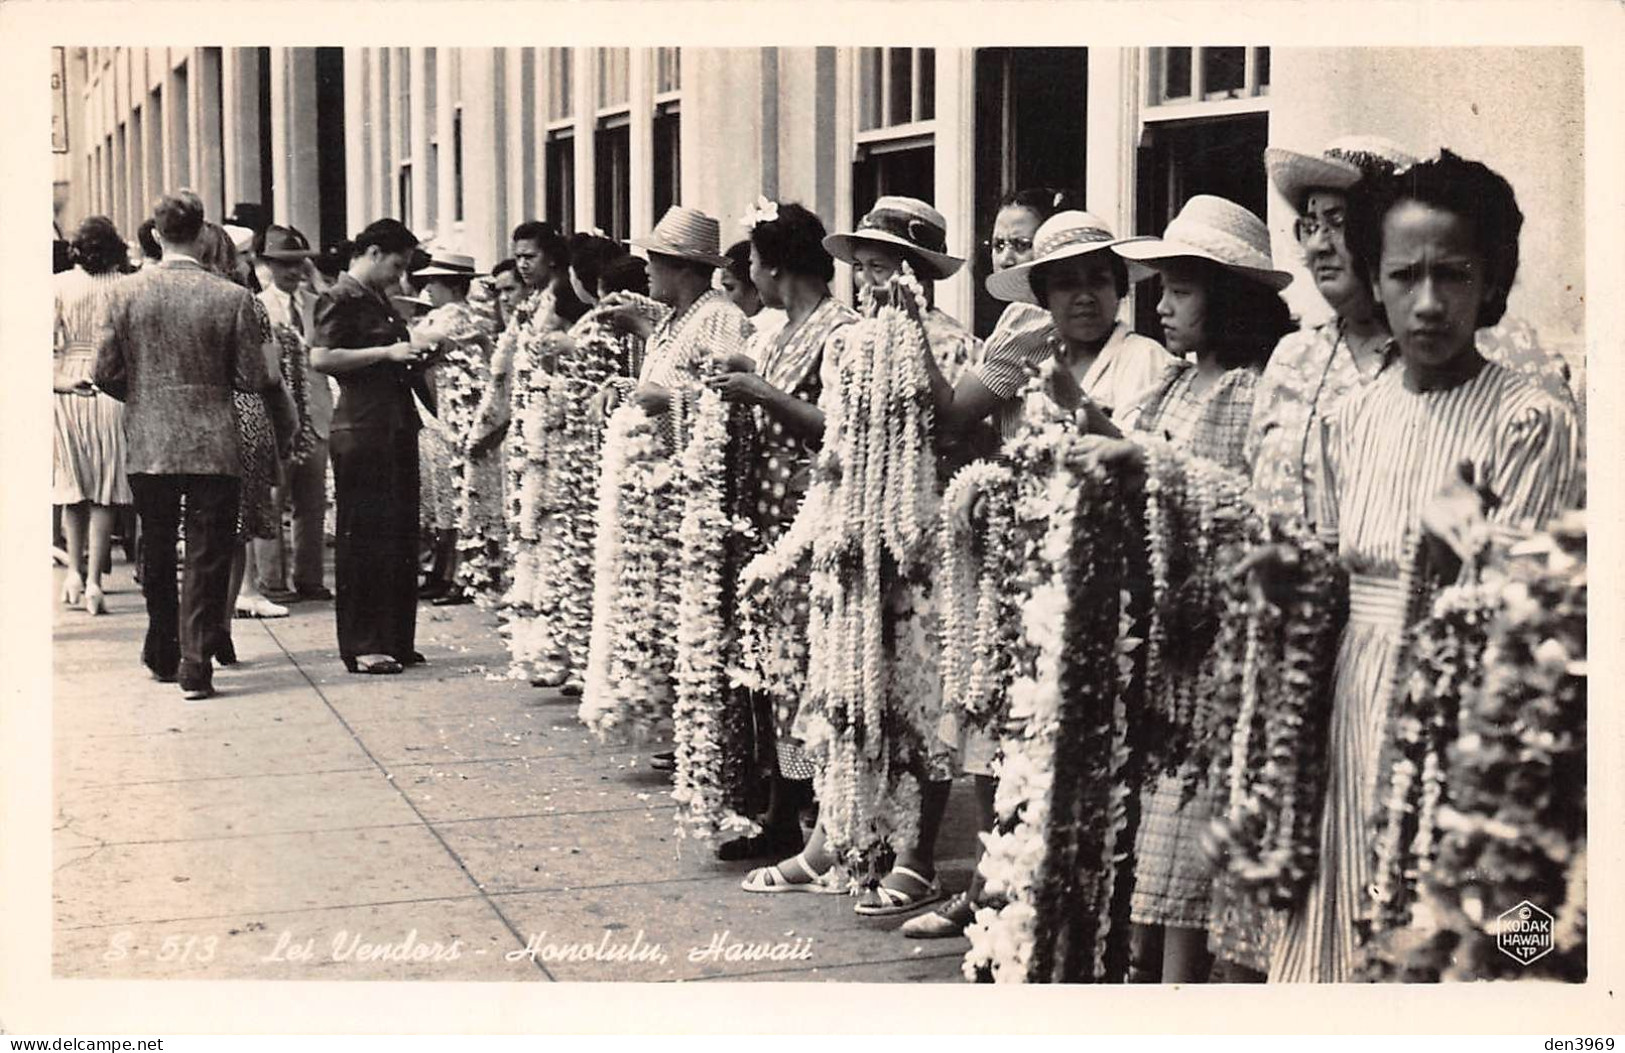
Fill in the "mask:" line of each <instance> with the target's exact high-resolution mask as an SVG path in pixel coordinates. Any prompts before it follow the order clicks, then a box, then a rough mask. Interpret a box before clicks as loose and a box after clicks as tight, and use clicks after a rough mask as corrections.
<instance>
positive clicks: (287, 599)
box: [260, 589, 304, 603]
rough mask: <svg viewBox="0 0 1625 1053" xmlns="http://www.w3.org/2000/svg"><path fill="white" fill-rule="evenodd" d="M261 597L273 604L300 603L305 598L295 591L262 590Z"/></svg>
mask: <svg viewBox="0 0 1625 1053" xmlns="http://www.w3.org/2000/svg"><path fill="white" fill-rule="evenodd" d="M260 595H261V596H264V597H265V598H266V599H268V600H270V601H271V602H272V603H298V602H299V601H300V600H301V599H303V598H304V597H302V596H300V595H299V593H297V592H295V591H294V590H293V589H261V590H260Z"/></svg>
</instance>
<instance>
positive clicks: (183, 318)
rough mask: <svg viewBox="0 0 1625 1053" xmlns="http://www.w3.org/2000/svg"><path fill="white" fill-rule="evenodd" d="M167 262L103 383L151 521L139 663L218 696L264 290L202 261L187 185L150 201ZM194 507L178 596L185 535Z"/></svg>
mask: <svg viewBox="0 0 1625 1053" xmlns="http://www.w3.org/2000/svg"><path fill="white" fill-rule="evenodd" d="M153 220H154V222H155V223H156V233H157V235H158V241H159V244H160V245H161V246H162V247H163V252H164V255H163V260H162V261H161V262H160V263H159V264H158V265H157V266H154V267H149V268H147V269H146V270H145V271H143V272H142V274H141V275H140V276H139V277H137V278H132V279H130V280H129V285H128V286H127V287H126V291H125V292H124V294H123V295H121V296H120V297H118V298H117V299H116V300H115V301H114V302H113V303H112V304H111V306H110V308H109V310H108V314H107V320H106V323H105V327H104V329H103V331H102V339H101V346H100V348H99V350H98V352H97V357H96V374H95V377H96V384H97V386H99V387H100V388H101V389H102V390H103V391H105V392H107V393H108V394H109V395H111V396H113V397H114V398H116V399H119V400H121V401H123V402H124V404H125V412H124V433H125V445H126V455H125V456H126V461H125V465H126V470H127V472H128V473H129V477H130V489H131V491H132V492H133V494H134V496H135V506H136V511H137V513H138V514H139V515H140V517H141V581H142V586H141V588H142V592H143V594H144V595H145V596H146V599H147V639H146V643H145V645H144V646H143V647H142V651H141V660H142V662H143V663H145V664H146V666H147V668H148V669H150V670H152V672H153V675H155V676H156V677H157V678H158V679H159V680H162V681H165V682H168V681H173V680H177V679H178V680H179V681H180V686H181V690H182V692H183V693H184V694H185V696H186V697H187V698H188V699H202V698H208V697H210V696H211V695H213V694H214V685H213V663H212V661H211V658H212V655H213V651H214V648H215V647H217V646H219V645H220V644H221V643H222V642H223V641H221V640H219V639H218V637H219V628H218V627H219V626H221V625H224V624H225V621H226V610H225V605H226V603H227V602H228V597H227V595H226V593H227V591H228V589H229V584H230V575H231V557H232V552H233V549H234V538H235V534H236V525H237V524H236V520H237V502H238V493H239V489H240V486H241V474H242V455H241V451H240V449H239V446H238V438H237V423H236V418H235V415H234V411H233V408H232V391H233V389H235V390H238V391H264V390H266V389H267V388H268V387H270V386H271V385H273V384H275V383H276V381H275V380H274V379H273V378H271V377H270V376H269V374H268V372H267V370H266V366H265V357H264V355H263V354H262V353H261V349H260V342H261V340H262V339H263V338H264V334H263V332H262V325H261V323H260V321H259V319H258V318H257V316H256V314H255V307H254V295H253V293H251V292H249V291H248V290H247V289H245V288H243V287H242V286H240V285H236V284H234V283H232V282H230V281H227V280H226V279H225V278H222V277H219V276H218V275H215V274H211V273H210V272H208V271H206V270H204V268H203V267H202V266H200V265H199V264H198V261H197V258H196V251H195V243H196V241H197V239H198V235H199V233H200V232H201V231H202V229H203V202H202V201H201V200H199V198H198V196H197V195H196V194H194V193H193V192H192V191H190V190H178V191H175V192H174V193H171V194H166V195H165V196H164V197H162V198H160V199H159V200H158V203H157V205H156V206H155V207H154V210H153ZM183 498H184V500H185V507H186V565H185V576H184V581H183V584H182V587H181V590H180V593H179V596H178V597H177V593H176V584H175V539H176V534H177V530H178V529H179V525H180V516H181V502H182V499H183Z"/></svg>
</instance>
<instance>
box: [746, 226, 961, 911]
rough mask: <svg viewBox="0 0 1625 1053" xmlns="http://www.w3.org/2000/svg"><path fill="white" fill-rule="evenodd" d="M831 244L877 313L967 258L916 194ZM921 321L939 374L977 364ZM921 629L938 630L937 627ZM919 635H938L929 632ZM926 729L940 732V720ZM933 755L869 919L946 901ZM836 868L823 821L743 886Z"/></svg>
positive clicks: (779, 883) (946, 322)
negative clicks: (910, 284)
mask: <svg viewBox="0 0 1625 1053" xmlns="http://www.w3.org/2000/svg"><path fill="white" fill-rule="evenodd" d="M823 245H824V248H825V249H826V250H827V251H828V252H829V254H830V255H831V256H834V257H835V258H836V259H839V260H844V261H845V262H847V263H850V264H851V265H852V266H853V267H854V268H855V269H856V270H857V272H858V279H859V282H860V284H861V286H862V300H863V302H864V304H865V306H866V309H873V308H874V307H875V306H876V305H877V304H878V302H879V299H880V297H882V296H884V295H886V291H887V290H888V289H889V288H892V287H894V286H893V283H894V282H895V281H897V280H899V279H901V280H903V281H910V280H912V281H916V282H918V284H919V285H920V286H921V291H922V292H923V294H924V296H925V300H926V302H927V303H928V304H929V302H930V294H931V289H932V283H933V282H935V281H936V280H938V279H941V278H947V277H949V276H950V275H952V274H954V273H955V272H956V271H958V270H959V268H960V267H961V266H963V265H964V262H965V261H964V260H963V259H961V258H959V257H957V256H952V255H949V254H948V252H947V223H946V221H945V220H944V219H943V218H942V214H941V213H939V212H938V211H937V210H936V209H934V208H932V207H931V206H930V205H928V204H926V203H925V202H923V201H920V200H918V199H915V198H910V197H897V196H889V197H882V198H880V199H879V200H877V201H876V202H875V205H874V208H872V209H870V211H869V212H868V213H867V214H866V215H865V216H864V217H863V219H861V220H860V221H859V222H858V225H857V229H855V230H854V231H852V232H851V233H850V234H831V235H829V236H828V237H826V238H824V241H823ZM919 321H920V325H921V328H922V330H923V332H924V334H925V338H926V344H927V347H928V348H929V350H930V355H928V356H927V358H928V360H931V359H933V358H934V360H935V362H934V364H935V368H936V369H937V370H938V371H940V372H942V373H944V374H946V375H947V376H948V377H950V378H952V379H957V378H958V376H959V374H960V373H961V372H962V371H963V370H965V369H966V368H967V367H968V366H969V365H971V363H972V362H973V360H974V359H975V357H976V352H977V350H978V343H979V342H978V341H977V340H976V338H975V337H973V336H971V334H970V333H969V332H968V331H967V330H966V329H965V328H964V327H963V326H961V325H960V324H959V323H958V322H956V321H955V320H954V319H952V318H950V317H949V316H948V315H946V314H944V313H943V312H942V311H939V310H937V308H935V307H934V306H930V307H927V308H926V310H925V311H924V312H923V313H922V314H921V316H920V319H919ZM950 382H951V380H950ZM944 439H950V441H951V437H947V436H942V435H941V434H940V433H939V434H938V436H937V442H938V448H937V470H938V477H939V480H940V481H944V482H945V481H946V479H947V477H949V476H951V474H952V471H953V470H954V469H955V468H957V467H958V465H959V463H963V461H964V460H965V459H966V458H965V457H964V454H965V453H966V452H967V451H965V450H963V449H955V448H953V446H952V445H950V442H945V441H943V440H944ZM898 585H899V586H903V587H906V588H907V589H908V590H909V592H910V593H911V594H912V595H911V597H910V602H909V603H908V604H907V605H906V606H908V607H910V608H911V609H912V610H913V612H914V614H913V616H914V617H918V618H921V619H929V618H931V617H932V613H931V611H930V608H931V600H930V599H929V596H930V591H931V586H930V581H929V580H925V581H908V582H899V583H898ZM902 624H903V623H901V620H900V619H899V622H898V623H897V624H894V625H893V631H894V632H895V638H896V639H898V640H902V639H903V638H904V637H905V636H907V635H911V634H908V633H905V631H904V629H903V627H902ZM917 624H920V625H925V626H929V621H928V620H926V621H922V622H920V623H917ZM912 635H913V636H914V637H920V636H924V637H925V638H926V639H933V638H934V633H932V632H930V631H929V629H927V631H926V632H924V633H919V632H916V633H913V634H912ZM901 649H902V648H901V646H899V650H901ZM925 726H926V727H928V728H930V729H933V730H934V729H935V727H936V720H935V717H934V715H933V716H932V718H931V719H930V720H929V721H928V722H927V723H926V725H925ZM926 752H927V753H928V754H929V756H928V757H923V758H921V761H922V770H921V771H920V772H919V773H918V774H919V775H920V776H921V779H920V782H921V790H920V816H919V826H918V832H917V836H916V838H915V840H914V843H913V844H902V845H895V846H893V847H894V848H895V849H896V862H895V864H894V866H893V867H892V870H891V872H890V873H888V874H886V875H885V876H884V877H883V878H882V879H881V880H880V882H879V884H878V885H876V886H873V887H871V888H868V889H866V890H865V891H864V893H863V895H862V896H861V898H860V899H859V900H858V903H857V905H856V907H855V908H854V909H855V911H856V912H857V913H858V914H862V915H865V916H869V917H881V916H891V915H899V914H906V913H910V912H912V911H915V910H918V909H919V908H920V907H923V906H925V905H927V904H930V903H934V902H936V901H937V900H939V899H941V898H942V886H941V884H940V882H938V880H937V877H936V858H935V857H936V841H937V834H938V832H939V830H940V828H941V825H942V818H943V814H944V813H945V812H946V810H947V806H948V794H949V790H950V789H951V788H952V785H953V783H952V781H951V780H952V770H951V767H950V765H949V762H948V749H947V747H946V745H944V744H940V743H937V744H931V743H928V744H927V747H926ZM834 863H835V857H834V853H832V852H831V851H830V850H829V848H828V846H827V836H826V831H825V829H824V827H823V826H822V825H820V827H819V829H818V830H817V831H815V832H814V834H813V837H812V839H811V840H810V841H808V843H807V847H806V848H805V849H803V850H802V852H800V853H799V854H797V855H795V856H793V857H791V858H789V859H787V860H784V861H783V862H781V863H779V864H778V865H776V866H771V867H760V868H758V869H756V870H753V871H751V872H750V873H749V874H748V875H746V878H745V881H744V884H743V887H744V888H745V890H746V891H748V892H763V893H781V892H820V891H828V890H829V888H830V885H829V883H828V881H827V880H826V879H827V877H828V876H829V875H830V873H831V868H832V867H833V865H834Z"/></svg>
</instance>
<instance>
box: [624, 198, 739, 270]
mask: <svg viewBox="0 0 1625 1053" xmlns="http://www.w3.org/2000/svg"><path fill="white" fill-rule="evenodd" d="M631 244H632V246H633V247H634V248H639V249H643V250H644V251H646V252H653V253H657V254H659V255H661V256H675V257H677V258H678V259H680V260H691V261H693V262H695V263H704V264H708V265H710V266H712V267H726V266H727V265H728V258H727V257H726V256H724V255H723V254H722V224H720V223H718V222H717V221H716V220H715V219H714V218H712V217H711V216H708V215H706V214H705V213H704V212H701V211H700V210H699V209H697V208H688V207H686V206H684V205H673V206H672V207H671V208H669V209H667V210H666V214H665V215H664V216H661V217H660V222H659V223H656V224H655V228H654V229H653V230H651V231H650V232H649V233H648V235H647V236H646V237H642V238H633V239H632V241H631Z"/></svg>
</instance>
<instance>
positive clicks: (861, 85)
mask: <svg viewBox="0 0 1625 1053" xmlns="http://www.w3.org/2000/svg"><path fill="white" fill-rule="evenodd" d="M894 50H899V49H896V48H890V47H859V48H853V49H852V54H851V58H850V61H851V66H852V85H853V91H852V140H853V144H854V145H855V146H856V147H857V148H858V149H859V150H860V151H861V150H862V149H863V148H864V147H866V146H869V145H870V144H874V143H884V142H888V141H890V140H894V139H923V138H925V137H928V136H930V137H934V136H935V134H936V130H937V115H936V100H935V99H932V101H931V114H932V115H931V116H930V117H928V118H925V119H924V120H921V119H919V117H918V115H919V113H920V103H921V102H922V101H923V99H924V94H923V93H922V91H921V88H920V56H921V53H922V52H924V51H926V50H930V51H931V52H933V55H932V61H933V69H935V60H936V55H935V52H936V51H937V49H936V48H930V49H926V48H908V49H907V50H908V51H909V53H910V56H909V57H910V62H909V92H910V95H909V120H907V121H903V122H898V123H892V122H891V118H892V117H893V114H892V112H891V109H892V103H891V96H892V92H891V78H892V73H891V55H890V52H892V51H894ZM865 53H876V54H877V57H878V59H879V62H880V88H879V91H880V108H879V121H880V123H879V124H878V125H876V126H875V127H873V128H869V129H865V128H864V127H863V121H864V101H865V93H866V92H867V91H868V89H869V85H868V83H867V81H866V80H865V78H864V76H863V59H864V55H865ZM936 82H937V77H936V75H935V74H933V76H932V78H931V83H932V86H933V90H935V85H936ZM914 145H919V144H918V143H916V144H914ZM907 148H909V147H897V149H907Z"/></svg>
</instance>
